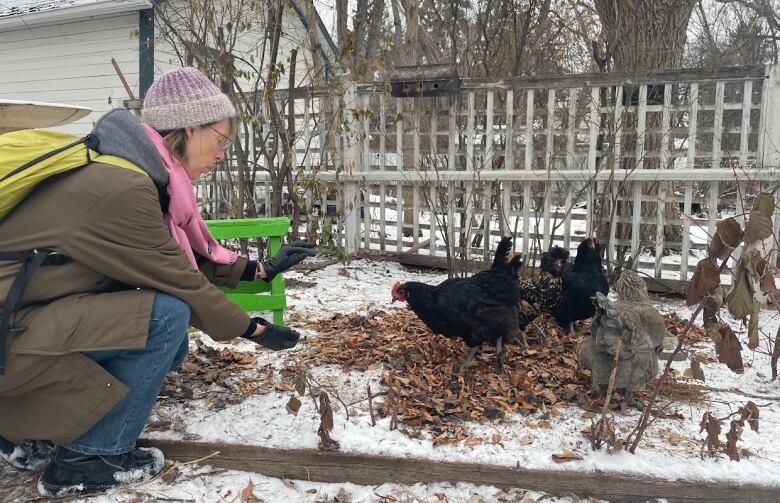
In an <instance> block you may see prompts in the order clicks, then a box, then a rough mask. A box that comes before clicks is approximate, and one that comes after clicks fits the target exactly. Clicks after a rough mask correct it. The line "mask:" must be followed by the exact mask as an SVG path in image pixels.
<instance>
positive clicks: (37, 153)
mask: <svg viewBox="0 0 780 503" xmlns="http://www.w3.org/2000/svg"><path fill="white" fill-rule="evenodd" d="M94 148H95V145H93V142H92V141H91V137H90V136H89V135H87V136H83V137H81V136H76V135H73V134H68V133H60V132H57V131H46V130H42V129H23V130H21V131H14V132H11V133H5V134H2V135H0V220H2V219H3V218H4V217H5V216H6V215H8V214H9V213H10V212H11V210H12V209H13V208H14V207H16V205H17V204H19V203H20V202H21V201H22V200H23V199H24V198H25V197H27V196H28V195H29V194H30V192H32V190H33V189H34V188H35V186H36V185H38V184H39V183H40V182H42V181H43V180H45V179H47V178H49V177H51V176H54V175H58V174H60V173H64V172H66V171H71V170H73V169H77V168H80V167H82V166H86V165H87V164H89V163H90V162H92V161H98V160H99V161H100V162H102V163H107V164H113V165H115V166H119V167H122V168H127V169H132V170H135V171H139V172H143V171H142V170H141V169H140V168H138V167H137V166H136V165H134V164H133V163H131V162H129V161H126V160H125V159H122V158H119V157H115V156H111V155H101V154H99V153H98V152H96V151H95V150H94Z"/></svg>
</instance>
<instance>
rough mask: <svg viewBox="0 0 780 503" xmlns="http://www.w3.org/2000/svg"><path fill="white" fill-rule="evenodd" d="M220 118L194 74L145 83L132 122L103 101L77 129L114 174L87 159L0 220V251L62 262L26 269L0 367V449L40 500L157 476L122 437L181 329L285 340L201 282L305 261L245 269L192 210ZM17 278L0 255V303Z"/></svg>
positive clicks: (133, 434) (226, 119)
mask: <svg viewBox="0 0 780 503" xmlns="http://www.w3.org/2000/svg"><path fill="white" fill-rule="evenodd" d="M235 115H236V114H235V109H234V108H233V106H232V105H231V104H230V101H229V99H228V98H227V97H226V96H224V95H223V94H222V93H221V92H220V91H219V89H218V88H217V87H216V86H215V85H214V84H213V83H212V82H210V81H209V80H208V78H206V77H205V76H204V75H203V74H201V73H200V72H198V71H197V70H195V69H193V68H182V69H176V70H172V71H170V72H168V73H166V74H165V75H163V76H161V77H160V78H159V79H158V80H157V81H156V82H155V83H154V84H153V85H152V87H151V88H150V89H149V92H148V93H147V96H146V99H145V108H144V111H143V117H144V120H145V122H146V123H145V124H144V125H142V124H140V123H139V122H138V120H137V119H136V118H135V117H134V116H133V115H132V114H131V113H130V112H128V111H126V110H123V109H116V110H112V111H111V112H108V113H107V114H105V115H104V116H103V117H101V119H100V120H99V121H98V122H97V124H96V126H95V128H94V130H93V131H92V133H91V136H92V139H93V141H94V142H97V150H98V151H99V152H101V153H102V154H107V155H114V156H117V157H120V158H122V159H125V160H127V161H130V162H131V163H132V165H131V166H130V167H129V168H128V167H119V166H116V165H113V164H104V163H100V162H92V163H90V164H88V165H87V166H85V167H83V168H81V169H78V170H75V171H73V172H70V173H69V174H66V175H63V176H60V177H57V178H56V179H51V180H50V181H46V182H44V183H41V184H39V185H38V187H37V188H36V190H35V191H34V192H33V193H32V194H31V195H30V196H28V197H27V198H26V199H25V200H24V201H22V203H21V204H19V206H17V207H16V208H15V209H14V210H13V211H12V212H11V213H10V214H9V215H8V216H7V217H6V218H5V219H3V220H2V221H0V235H2V236H3V240H2V244H0V248H2V250H3V251H6V250H8V251H13V250H28V249H34V248H42V249H50V250H53V251H55V252H58V253H60V254H62V255H64V256H66V257H69V258H70V260H68V261H66V262H65V263H64V264H61V265H57V266H56V267H55V266H52V267H41V268H40V269H39V270H37V271H36V272H35V274H34V275H33V276H32V278H31V280H30V283H29V284H28V286H27V289H26V291H25V295H24V298H23V305H22V306H21V307H20V308H19V309H17V311H16V312H15V313H14V327H15V331H14V332H13V334H12V341H11V343H10V348H9V352H8V355H7V361H6V372H5V375H3V376H0V410H2V411H3V412H2V413H0V456H2V457H3V458H4V459H6V461H9V462H11V463H12V464H13V465H14V466H17V467H19V468H23V469H40V468H41V467H42V465H44V464H46V467H45V469H44V471H43V473H42V474H41V477H40V479H39V483H38V489H39V491H40V492H41V494H43V495H44V496H58V497H59V496H65V495H72V494H83V493H90V492H100V491H105V490H107V489H110V488H111V487H114V486H116V485H118V484H120V483H123V484H126V483H137V482H142V481H146V480H149V479H151V478H152V477H154V476H155V475H156V474H157V473H159V471H160V470H161V469H162V467H163V457H162V453H161V452H160V451H158V450H156V449H139V448H135V442H136V439H137V438H138V436H139V435H140V433H141V430H142V429H143V426H144V424H145V423H146V420H147V418H148V416H149V413H150V411H151V408H152V406H153V404H154V402H155V399H156V397H157V394H158V393H159V390H160V387H161V385H162V382H163V380H164V378H165V375H166V374H167V373H168V372H169V371H171V370H172V369H174V368H175V367H177V366H178V365H179V364H180V363H181V361H182V360H183V359H184V358H185V356H186V354H187V346H188V340H187V334H186V329H187V326H188V325H192V326H194V327H196V328H198V329H200V330H203V331H204V332H205V333H207V334H209V335H210V336H211V337H213V338H214V339H216V340H230V339H233V338H236V337H246V338H249V339H250V340H253V341H255V342H257V343H259V344H261V345H263V346H265V347H267V348H269V349H273V350H281V349H287V348H291V347H293V346H295V344H296V343H297V341H298V337H299V335H298V333H297V332H295V331H293V330H290V329H288V328H285V327H277V326H274V325H272V324H270V323H268V322H266V321H265V320H263V319H261V318H249V316H248V315H247V314H246V313H244V312H243V311H241V310H240V309H239V308H238V307H236V306H235V305H234V304H233V303H232V302H230V301H229V300H227V298H226V297H225V295H224V294H223V293H222V292H221V291H220V290H219V289H218V288H217V286H235V285H236V284H237V282H238V281H239V280H241V279H244V280H251V279H255V278H256V277H259V278H262V279H265V280H270V279H271V278H273V276H274V275H276V274H278V273H280V272H282V271H284V270H286V269H287V268H289V267H290V266H292V265H293V264H295V263H297V262H300V261H301V260H303V259H304V258H305V257H306V256H310V255H312V254H313V251H312V250H311V249H310V245H309V244H307V243H295V244H296V246H288V247H283V248H282V249H281V250H280V252H279V253H278V254H277V255H276V256H274V257H272V258H271V259H269V260H266V261H265V262H262V263H260V264H258V263H257V262H254V261H250V260H248V259H246V258H244V257H240V256H237V255H236V254H235V253H232V252H230V251H228V250H226V249H224V248H223V247H221V246H220V245H219V244H218V243H217V242H216V241H215V240H214V239H213V238H212V237H211V235H210V234H209V232H208V229H207V228H206V226H205V224H204V223H203V221H202V219H201V218H200V215H199V213H198V211H197V209H196V207H195V200H194V195H193V192H192V186H191V184H190V182H189V181H190V180H194V179H197V178H198V177H199V176H201V175H202V174H204V173H206V172H208V170H209V169H211V167H212V166H213V164H214V163H215V162H217V161H219V160H222V159H223V158H224V149H225V147H226V146H227V143H228V138H229V137H230V135H231V132H230V131H231V126H232V121H233V119H234V117H235ZM18 271H19V265H18V264H15V263H10V262H0V304H2V302H3V301H4V299H5V297H6V296H7V295H8V291H9V289H10V287H11V283H12V281H13V279H14V277H15V276H16V274H17V272H18ZM52 444H53V445H55V446H56V447H54V450H53V453H52V454H51V456H50V458H49V456H48V455H47V454H48V453H47V449H50V446H51V445H52Z"/></svg>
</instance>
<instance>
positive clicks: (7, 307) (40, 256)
mask: <svg viewBox="0 0 780 503" xmlns="http://www.w3.org/2000/svg"><path fill="white" fill-rule="evenodd" d="M0 260H3V261H13V262H21V264H22V269H21V270H20V271H19V273H18V274H17V275H16V278H14V282H13V283H12V284H11V288H10V289H9V290H8V295H7V296H6V299H5V304H4V305H3V314H2V316H0V375H3V374H5V357H6V351H7V348H8V346H9V345H10V343H11V341H10V337H9V335H10V334H11V332H12V331H20V330H21V328H20V327H13V326H11V316H12V315H13V313H14V311H16V308H17V307H18V304H19V301H20V300H21V299H22V296H23V295H24V291H25V290H26V289H27V285H28V284H29V283H30V279H31V278H32V275H33V273H35V271H37V270H38V268H40V267H41V266H44V265H62V264H64V263H66V262H69V261H70V260H72V259H71V258H70V257H68V256H66V255H61V254H59V253H57V252H54V251H51V250H43V249H35V250H26V251H19V252H0Z"/></svg>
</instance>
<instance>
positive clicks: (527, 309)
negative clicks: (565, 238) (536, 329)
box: [518, 246, 569, 347]
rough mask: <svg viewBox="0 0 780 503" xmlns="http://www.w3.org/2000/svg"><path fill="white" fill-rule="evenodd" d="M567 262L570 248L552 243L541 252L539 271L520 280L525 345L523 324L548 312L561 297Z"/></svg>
mask: <svg viewBox="0 0 780 503" xmlns="http://www.w3.org/2000/svg"><path fill="white" fill-rule="evenodd" d="M568 263H569V251H568V250H566V249H564V248H561V247H560V246H553V247H552V248H550V250H549V251H546V252H544V253H543V254H542V260H541V264H540V265H539V274H537V275H536V276H534V277H531V278H524V279H521V280H520V304H519V305H518V307H519V308H520V312H519V318H518V319H519V323H518V327H519V329H520V337H521V338H522V340H523V344H524V345H525V346H526V347H528V340H527V339H526V337H525V329H526V327H527V326H528V325H529V324H530V323H531V322H532V321H534V320H535V319H536V318H537V317H538V316H541V315H543V314H550V313H552V311H553V310H554V309H555V308H556V307H557V306H558V304H560V303H561V301H562V300H563V280H562V279H561V273H562V272H563V270H564V269H565V268H566V267H567V265H568Z"/></svg>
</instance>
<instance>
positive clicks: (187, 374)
mask: <svg viewBox="0 0 780 503" xmlns="http://www.w3.org/2000/svg"><path fill="white" fill-rule="evenodd" d="M256 360H257V357H256V356H255V355H254V354H253V353H247V352H242V351H237V350H235V349H232V348H223V349H221V350H217V349H214V348H212V347H209V346H207V345H206V344H204V343H203V342H201V341H200V340H198V341H196V348H195V350H194V351H192V350H191V351H190V352H189V354H188V355H187V359H186V360H185V361H184V362H183V363H182V364H181V366H180V367H179V368H178V369H177V370H175V371H174V372H171V373H169V374H168V377H167V379H166V381H165V384H164V385H163V388H162V391H161V392H160V396H162V397H167V398H171V399H175V400H201V399H204V400H205V401H206V403H207V405H209V406H210V407H211V408H213V409H223V408H225V407H226V406H227V405H229V404H235V403H239V402H241V401H243V400H244V399H245V398H247V397H248V396H251V395H255V394H257V393H263V392H265V391H268V390H270V389H274V388H275V387H277V386H278V384H279V383H275V382H274V377H273V376H274V372H273V369H271V368H267V369H257V368H256ZM267 367H270V364H269V365H267ZM248 370H253V371H252V372H246V371H248Z"/></svg>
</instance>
